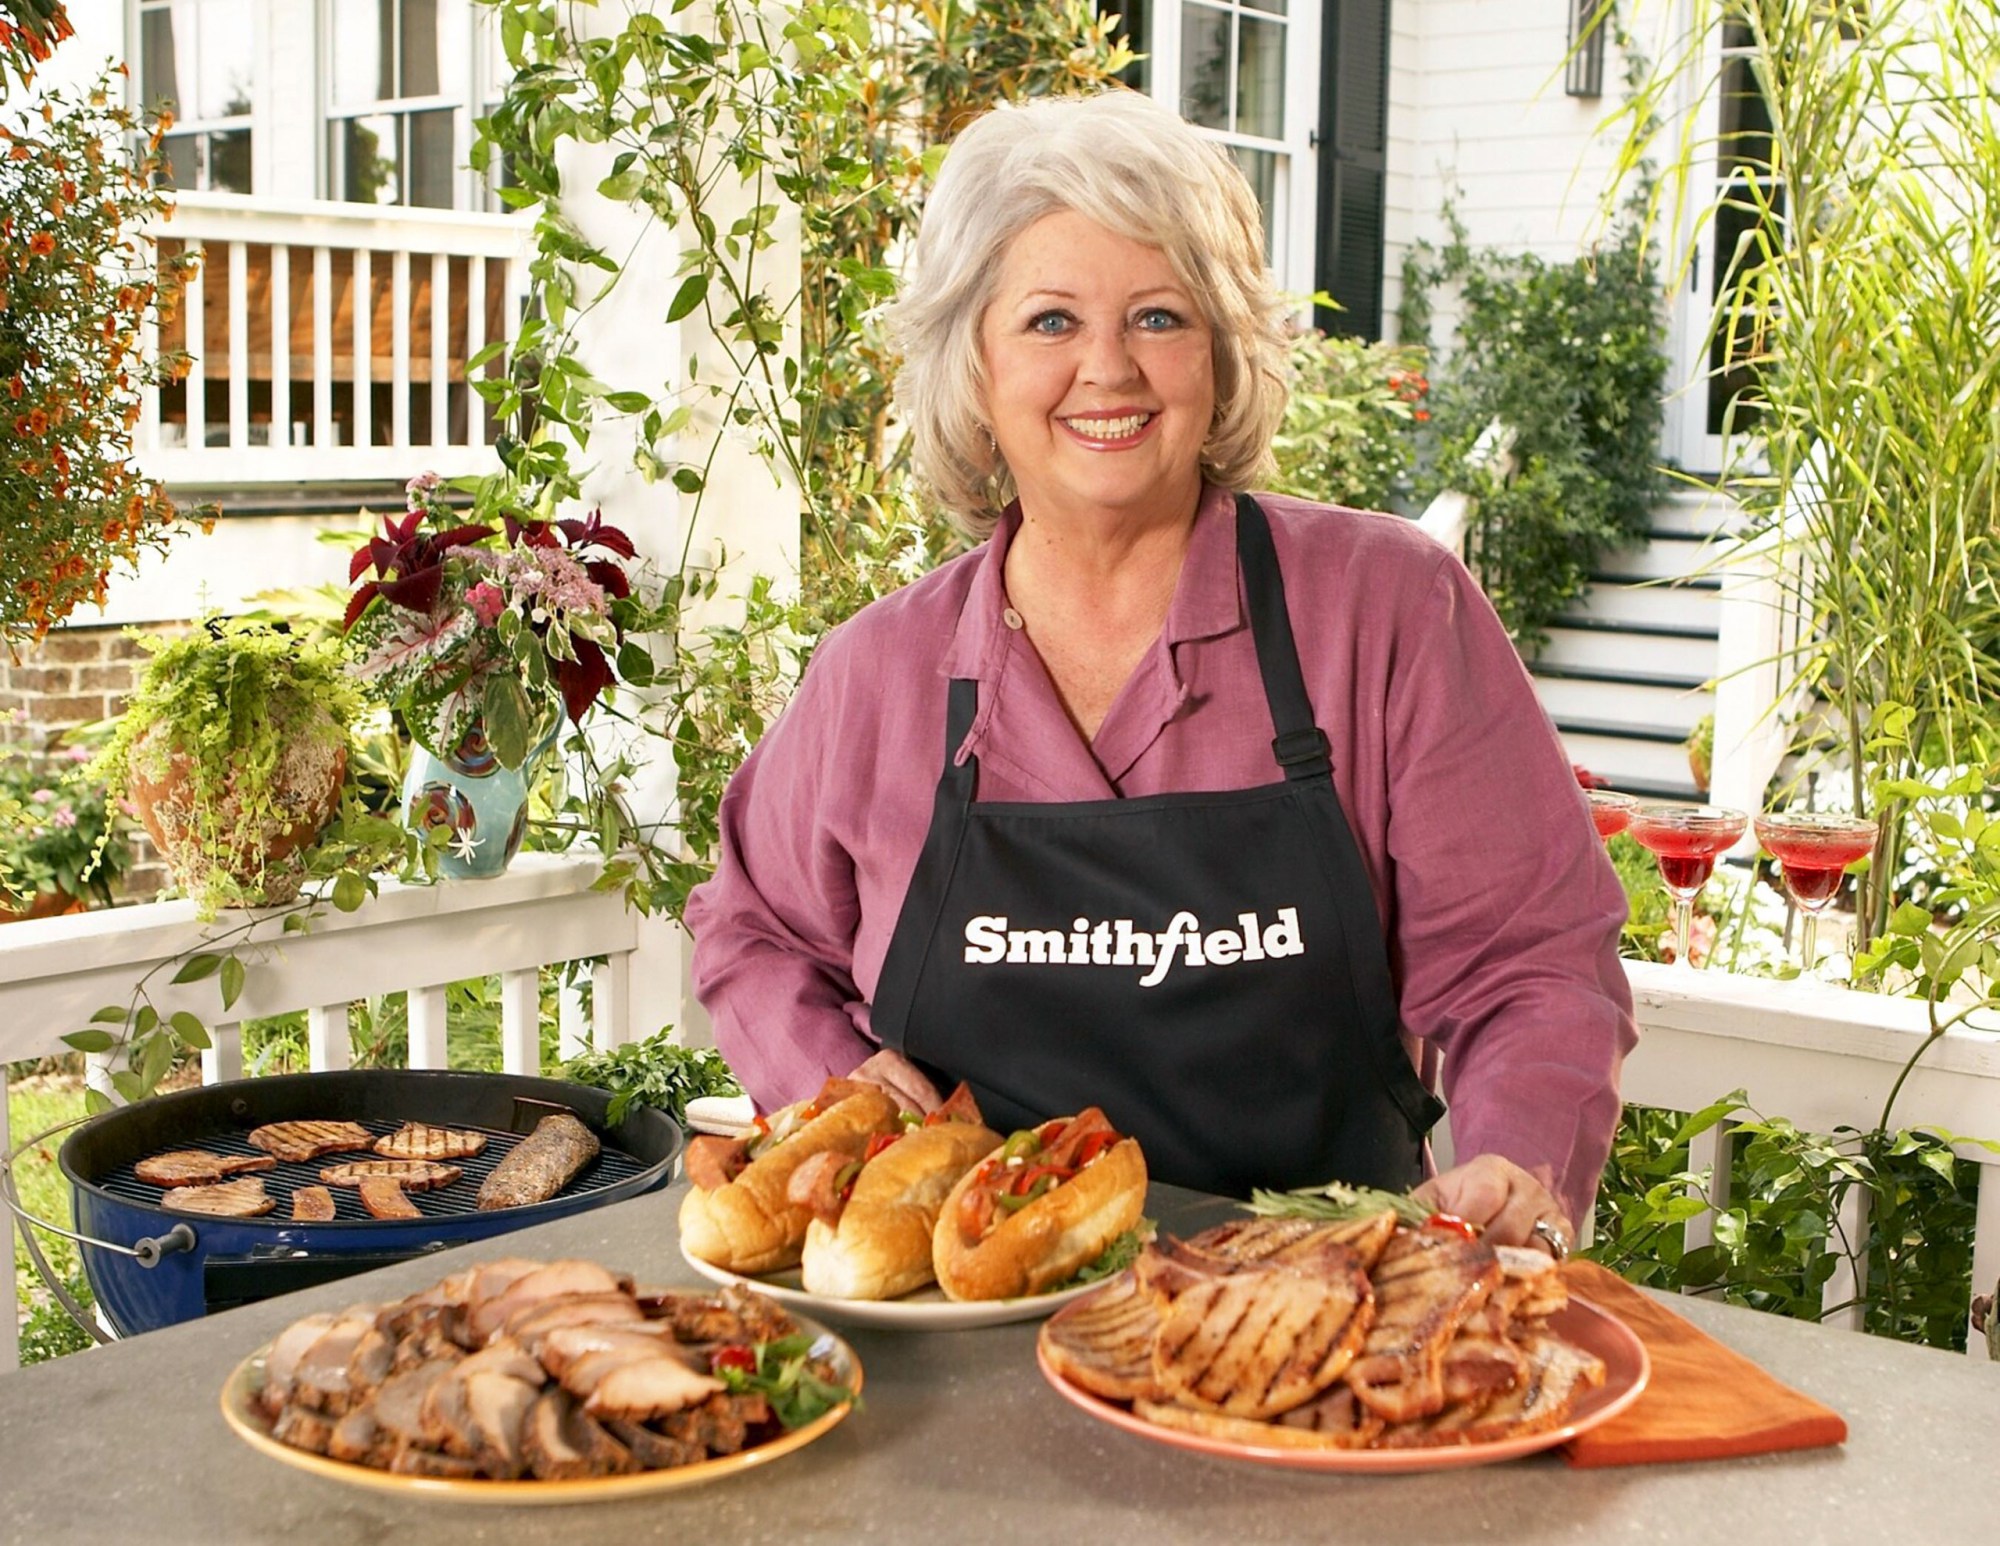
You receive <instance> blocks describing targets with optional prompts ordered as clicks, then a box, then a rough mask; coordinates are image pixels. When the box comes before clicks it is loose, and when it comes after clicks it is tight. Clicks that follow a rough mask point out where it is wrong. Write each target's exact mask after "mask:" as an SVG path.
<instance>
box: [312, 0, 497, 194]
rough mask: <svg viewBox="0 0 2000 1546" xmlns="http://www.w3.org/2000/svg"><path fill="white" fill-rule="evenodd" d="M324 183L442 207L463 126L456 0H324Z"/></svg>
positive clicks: (454, 178) (463, 72) (466, 63)
mask: <svg viewBox="0 0 2000 1546" xmlns="http://www.w3.org/2000/svg"><path fill="white" fill-rule="evenodd" d="M326 15H327V47H326V58H327V70H328V88H327V193H328V194H329V196H331V197H333V198H336V199H344V200H346V201H348V202H349V203H354V204H411V205H419V206H422V207H424V208H428V209H450V208H452V207H453V206H454V205H455V204H457V203H458V202H459V200H458V198H457V194H458V191H459V184H460V180H461V172H460V169H461V168H462V167H463V166H464V165H465V149H464V147H465V144H466V143H467V136H468V135H469V133H470V128H469V116H468V112H467V109H468V104H469V99H470V92H471V80H470V77H471V73H472V39H471V35H470V18H469V17H468V15H467V13H466V8H465V4H464V3H463V0H330V3H329V4H328V6H327V8H326Z"/></svg>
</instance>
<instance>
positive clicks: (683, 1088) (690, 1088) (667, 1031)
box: [563, 1025, 743, 1125]
mask: <svg viewBox="0 0 2000 1546" xmlns="http://www.w3.org/2000/svg"><path fill="white" fill-rule="evenodd" d="M673 1029H674V1028H673V1027H672V1026H671V1025H669V1026H663V1027H662V1028H661V1029H660V1030H659V1031H657V1032H655V1033H654V1034H653V1035H651V1036H648V1037H647V1038H646V1039H645V1040H644V1041H635V1042H628V1043H627V1044H626V1045H624V1046H622V1047H614V1048H612V1049H611V1050H610V1051H609V1052H586V1053H584V1054H583V1055H582V1056H580V1057H574V1058H571V1059H570V1060H569V1061H568V1062H567V1063H565V1064H563V1077H564V1078H565V1079H574V1080H575V1081H576V1082H577V1083H578V1084H587V1085H591V1086H593V1087H594V1088H596V1089H600V1090H609V1091H610V1092H611V1105H610V1108H609V1109H608V1111H607V1112H606V1113H605V1114H606V1117H607V1118H608V1119H609V1120H610V1121H611V1122H612V1123H613V1124H614V1125H616V1124H617V1123H619V1122H622V1121H624V1120H625V1113H626V1112H628V1111H630V1110H631V1109H632V1108H633V1107H634V1106H657V1107H658V1108H659V1109H660V1110H662V1111H664V1112H666V1113H667V1115H668V1116H670V1117H672V1118H673V1119H674V1120H675V1121H676V1122H681V1123H685V1122H686V1120H687V1103H688V1102H689V1101H691V1100H695V1099H698V1098H699V1097H701V1096H704V1095H741V1094H742V1093H743V1086H742V1085H740V1084H738V1083H737V1082H736V1076H735V1075H734V1074H733V1073H731V1072H730V1071H729V1065H728V1064H727V1063H725V1062H724V1061H723V1059H722V1054H721V1053H719V1052H717V1051H715V1050H714V1049H713V1048H709V1047H702V1048H696V1047H683V1046H680V1045H678V1044H676V1043H675V1042H674V1041H673V1040H672V1039H671V1038H672V1035H673Z"/></svg>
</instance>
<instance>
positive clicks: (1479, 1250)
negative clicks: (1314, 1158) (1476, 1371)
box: [1347, 1229, 1500, 1423]
mask: <svg viewBox="0 0 2000 1546" xmlns="http://www.w3.org/2000/svg"><path fill="white" fill-rule="evenodd" d="M1499 1281H1500V1263H1499V1260H1498V1259H1497V1258H1496V1257H1495V1256H1494V1254H1493V1249H1492V1247H1491V1246H1488V1245H1486V1244H1484V1243H1483V1242H1481V1241H1478V1240H1467V1239H1465V1238H1463V1237H1462V1236H1460V1235H1458V1234H1455V1233H1451V1232H1448V1231H1445V1230H1440V1229H1405V1230H1399V1231H1398V1232H1397V1234H1396V1236H1395V1238H1394V1239H1393V1240H1391V1241H1390V1242H1389V1245H1388V1248H1387V1249H1386V1250H1384V1252H1383V1253H1382V1260H1381V1261H1380V1262H1379V1263H1378V1264H1377V1265H1376V1268H1375V1272H1374V1276H1373V1282H1374V1286H1375V1319H1374V1322H1373V1324H1372V1325H1371V1326H1370V1327H1369V1330H1368V1339H1367V1342H1366V1343H1365V1344H1364V1345H1363V1347H1362V1350H1361V1355H1360V1356H1359V1357H1358V1358H1356V1359H1355V1360H1354V1362H1353V1364H1352V1365H1351V1366H1350V1367H1349V1368H1348V1370H1347V1383H1348V1384H1349V1385H1351V1386H1352V1387H1353V1388H1354V1393H1355V1394H1356V1395H1357V1396H1359V1397H1360V1398H1361V1400H1362V1401H1363V1402H1364V1403H1366V1405H1367V1406H1368V1408H1369V1409H1370V1410H1371V1411H1373V1412H1374V1413H1375V1414H1376V1415H1377V1416H1379V1417H1381V1418H1382V1419H1383V1421H1385V1422H1391V1423H1399V1422H1410V1421H1413V1420H1414V1419H1416V1418H1419V1417H1429V1416H1431V1415H1432V1414H1433V1413H1435V1412H1437V1411H1438V1410H1439V1409H1440V1408H1441V1407H1443V1405H1444V1402H1445V1394H1444V1356H1445V1349H1446V1347H1448V1346H1449V1345H1450V1343H1451V1340H1452V1338H1453V1337H1454V1336H1456V1335H1457V1333H1458V1328H1459V1327H1460V1326H1461V1325H1462V1324H1464V1322H1465V1320H1466V1318H1467V1317H1468V1316H1470V1315H1471V1314H1472V1313H1473V1311H1475V1310H1477V1309H1478V1308H1479V1307H1480V1306H1481V1305H1482V1304H1484V1303H1485V1302H1486V1296H1487V1295H1488V1294H1489V1293H1491V1292H1492V1291H1493V1288H1494V1286H1495V1285H1496V1284H1497V1283H1498V1282H1499Z"/></svg>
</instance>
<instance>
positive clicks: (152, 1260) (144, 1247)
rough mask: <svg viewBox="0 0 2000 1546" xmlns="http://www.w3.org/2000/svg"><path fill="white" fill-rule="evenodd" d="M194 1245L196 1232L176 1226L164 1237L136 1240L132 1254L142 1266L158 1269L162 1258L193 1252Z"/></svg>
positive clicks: (180, 1225)
mask: <svg viewBox="0 0 2000 1546" xmlns="http://www.w3.org/2000/svg"><path fill="white" fill-rule="evenodd" d="M99 1243H100V1244H101V1243H102V1242H99ZM194 1244H195V1241H194V1230H193V1229H191V1228H190V1227H189V1226H188V1225H186V1224H176V1225H175V1226H174V1227H173V1228H172V1229H170V1230H168V1231H167V1232H166V1233H165V1234H164V1235H148V1236H146V1238H145V1239H143V1240H134V1241H133V1242H132V1254H133V1256H135V1257H137V1258H138V1261H139V1265H140V1266H142V1267H157V1266H159V1264H160V1258H161V1257H163V1256H172V1255H174V1254H175V1253H176V1252H180V1251H192V1250H193V1249H194Z"/></svg>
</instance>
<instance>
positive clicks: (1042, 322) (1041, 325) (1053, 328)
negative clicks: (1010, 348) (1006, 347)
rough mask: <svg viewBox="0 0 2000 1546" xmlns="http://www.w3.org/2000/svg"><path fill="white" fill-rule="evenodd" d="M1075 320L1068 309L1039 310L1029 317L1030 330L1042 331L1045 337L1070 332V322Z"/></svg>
mask: <svg viewBox="0 0 2000 1546" xmlns="http://www.w3.org/2000/svg"><path fill="white" fill-rule="evenodd" d="M1074 320H1075V319H1074V318H1072V317H1071V316H1070V314H1069V313H1068V312H1066V311H1042V312H1037V313H1036V314H1035V315H1034V316H1032V317H1030V318H1029V319H1028V331H1029V332H1031V333H1040V334H1041V335H1042V336H1043V337H1045V338H1054V337H1057V336H1058V335H1060V334H1062V333H1066V332H1068V331H1069V326H1070V323H1071V322H1072V321H1074Z"/></svg>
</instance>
